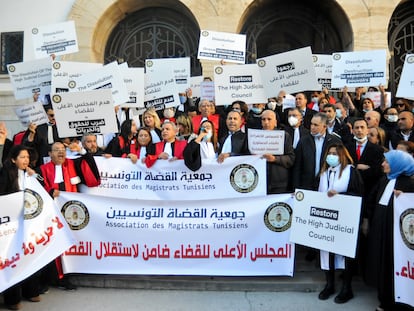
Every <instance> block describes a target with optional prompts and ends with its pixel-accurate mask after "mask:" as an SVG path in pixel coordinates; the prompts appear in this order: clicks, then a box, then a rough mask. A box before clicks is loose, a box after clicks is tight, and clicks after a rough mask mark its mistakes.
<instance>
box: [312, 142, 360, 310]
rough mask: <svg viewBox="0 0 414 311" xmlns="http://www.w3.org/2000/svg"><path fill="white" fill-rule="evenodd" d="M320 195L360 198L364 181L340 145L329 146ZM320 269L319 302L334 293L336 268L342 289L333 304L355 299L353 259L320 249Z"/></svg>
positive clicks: (321, 179)
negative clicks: (323, 281) (340, 273)
mask: <svg viewBox="0 0 414 311" xmlns="http://www.w3.org/2000/svg"><path fill="white" fill-rule="evenodd" d="M318 191H319V192H326V193H327V195H328V197H333V196H334V195H336V194H347V195H355V196H361V195H362V192H363V182H362V178H361V175H360V174H359V172H358V170H357V169H355V167H354V166H353V160H352V157H351V156H350V155H349V152H348V150H347V149H346V148H345V147H344V146H343V145H342V144H336V145H332V146H330V147H329V149H328V150H327V152H326V154H325V161H324V164H323V165H322V168H321V174H320V182H319V189H318ZM320 257H321V268H322V269H323V270H325V276H326V285H325V288H324V289H323V290H322V291H321V292H320V293H319V299H320V300H326V299H328V298H329V297H330V296H331V295H332V294H333V293H334V292H335V269H344V272H343V277H342V281H343V282H342V289H341V291H340V292H339V294H338V295H337V296H336V297H335V302H336V303H345V302H347V301H348V300H350V299H352V298H353V297H354V294H353V292H352V287H351V281H352V270H353V262H354V261H355V259H352V258H348V257H344V256H341V255H337V254H333V253H329V252H326V251H322V250H321V256H320Z"/></svg>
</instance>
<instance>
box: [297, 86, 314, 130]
mask: <svg viewBox="0 0 414 311" xmlns="http://www.w3.org/2000/svg"><path fill="white" fill-rule="evenodd" d="M307 103H308V99H307V98H306V95H305V94H304V93H298V94H296V96H295V105H296V108H298V109H299V111H300V112H301V114H302V116H303V121H302V124H303V126H304V127H305V128H307V129H310V125H311V120H312V117H313V116H314V114H315V113H316V111H315V110H312V109H309V108H307V107H306V105H307Z"/></svg>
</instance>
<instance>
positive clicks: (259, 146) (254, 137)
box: [247, 129, 285, 155]
mask: <svg viewBox="0 0 414 311" xmlns="http://www.w3.org/2000/svg"><path fill="white" fill-rule="evenodd" d="M247 135H248V140H247V141H248V144H249V150H250V153H251V154H266V153H270V154H273V155H282V154H283V153H284V150H285V148H284V146H285V144H284V143H285V131H265V130H255V129H249V130H248V131H247Z"/></svg>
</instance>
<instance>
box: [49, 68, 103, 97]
mask: <svg viewBox="0 0 414 311" xmlns="http://www.w3.org/2000/svg"><path fill="white" fill-rule="evenodd" d="M101 67H102V64H99V63H85V62H62V61H54V62H53V63H52V88H51V93H53V94H54V93H61V92H69V89H70V87H69V81H72V82H71V83H73V81H74V80H75V79H77V78H79V77H80V76H81V75H82V74H84V73H87V72H91V71H94V70H97V69H99V68H101ZM71 85H72V84H71Z"/></svg>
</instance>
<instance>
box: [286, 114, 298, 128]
mask: <svg viewBox="0 0 414 311" xmlns="http://www.w3.org/2000/svg"><path fill="white" fill-rule="evenodd" d="M288 122H289V125H290V126H292V127H293V126H296V125H297V124H298V123H299V119H298V118H296V117H293V116H291V117H289V118H288Z"/></svg>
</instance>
